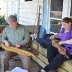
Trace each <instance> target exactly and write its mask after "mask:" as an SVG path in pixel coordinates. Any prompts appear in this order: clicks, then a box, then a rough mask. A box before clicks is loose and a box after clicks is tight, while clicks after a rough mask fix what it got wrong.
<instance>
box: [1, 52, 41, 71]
mask: <svg viewBox="0 0 72 72" xmlns="http://www.w3.org/2000/svg"><path fill="white" fill-rule="evenodd" d="M0 55H1V53H0ZM30 64H31V65H30V72H38V70H39V69H41V67H40V66H39V65H38V64H37V63H36V62H35V61H34V60H33V59H31V61H30ZM15 67H20V68H23V66H22V62H21V60H20V59H19V58H18V57H16V58H13V59H11V60H10V61H9V71H11V70H12V69H14V68H15ZM0 70H1V62H0Z"/></svg>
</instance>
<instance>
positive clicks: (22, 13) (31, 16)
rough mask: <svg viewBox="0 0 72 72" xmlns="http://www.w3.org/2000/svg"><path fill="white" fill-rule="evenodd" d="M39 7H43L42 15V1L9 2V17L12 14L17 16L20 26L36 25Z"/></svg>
mask: <svg viewBox="0 0 72 72" xmlns="http://www.w3.org/2000/svg"><path fill="white" fill-rule="evenodd" d="M38 1H39V3H38ZM38 5H41V10H40V13H41V15H42V7H43V6H42V5H43V3H42V0H33V1H24V0H8V1H7V16H9V15H11V14H16V15H17V17H18V19H19V23H20V24H23V25H36V24H37V17H38V7H39V6H38ZM41 18H42V17H41ZM41 20H42V19H41Z"/></svg>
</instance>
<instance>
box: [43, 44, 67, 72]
mask: <svg viewBox="0 0 72 72" xmlns="http://www.w3.org/2000/svg"><path fill="white" fill-rule="evenodd" d="M47 49H48V52H47V57H48V62H49V65H47V66H46V67H45V68H44V70H45V71H46V72H48V71H50V70H55V69H57V68H58V67H59V66H60V65H62V64H63V62H64V61H66V60H67V58H66V57H65V56H64V55H62V54H59V53H58V50H57V49H56V48H54V47H53V46H52V45H50V46H48V48H47Z"/></svg>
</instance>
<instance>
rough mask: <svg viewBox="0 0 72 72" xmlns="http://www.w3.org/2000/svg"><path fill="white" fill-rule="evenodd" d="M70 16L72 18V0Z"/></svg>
mask: <svg viewBox="0 0 72 72" xmlns="http://www.w3.org/2000/svg"><path fill="white" fill-rule="evenodd" d="M70 16H71V18H72V0H71V12H70Z"/></svg>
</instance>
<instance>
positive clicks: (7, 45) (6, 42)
mask: <svg viewBox="0 0 72 72" xmlns="http://www.w3.org/2000/svg"><path fill="white" fill-rule="evenodd" d="M5 45H6V47H8V48H9V47H10V46H11V45H10V43H9V42H8V41H7V40H5Z"/></svg>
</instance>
